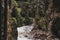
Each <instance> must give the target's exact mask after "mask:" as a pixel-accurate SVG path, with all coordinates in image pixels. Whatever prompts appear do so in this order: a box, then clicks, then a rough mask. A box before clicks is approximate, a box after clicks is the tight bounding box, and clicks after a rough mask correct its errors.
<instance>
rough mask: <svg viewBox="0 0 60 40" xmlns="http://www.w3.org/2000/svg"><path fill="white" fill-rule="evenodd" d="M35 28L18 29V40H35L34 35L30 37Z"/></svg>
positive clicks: (23, 27)
mask: <svg viewBox="0 0 60 40" xmlns="http://www.w3.org/2000/svg"><path fill="white" fill-rule="evenodd" d="M33 28H34V26H22V27H18V28H17V31H18V37H17V40H33V35H30V34H29V33H30V32H31V30H32V29H33Z"/></svg>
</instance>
